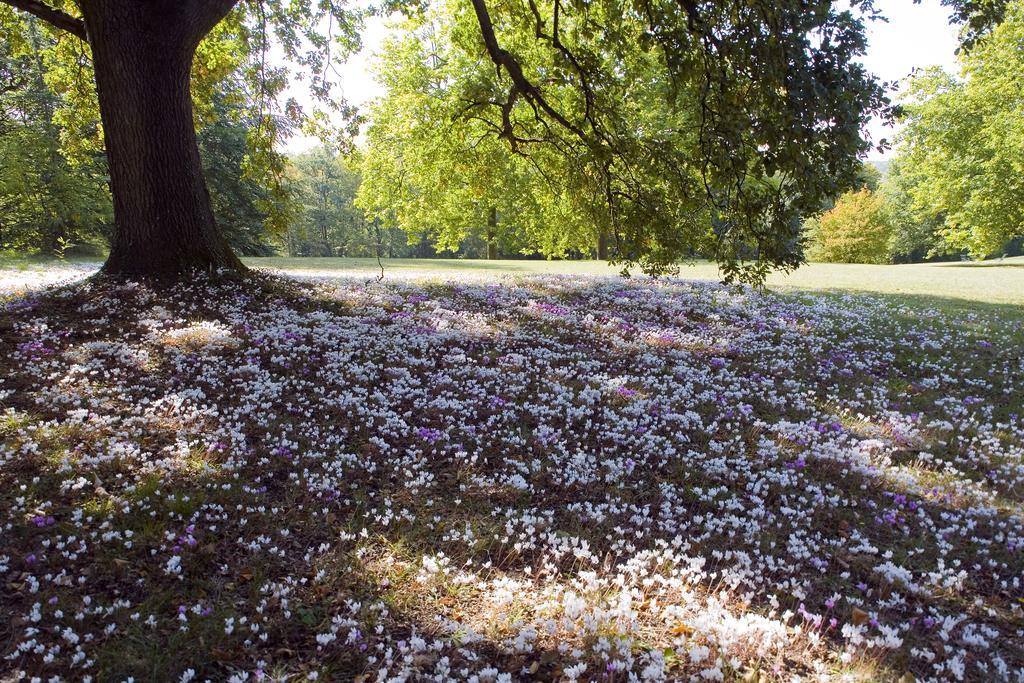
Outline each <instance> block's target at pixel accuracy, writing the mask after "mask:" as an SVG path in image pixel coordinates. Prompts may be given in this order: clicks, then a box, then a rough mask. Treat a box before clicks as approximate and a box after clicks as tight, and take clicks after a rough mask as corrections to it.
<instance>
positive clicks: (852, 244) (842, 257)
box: [810, 188, 892, 263]
mask: <svg viewBox="0 0 1024 683" xmlns="http://www.w3.org/2000/svg"><path fill="white" fill-rule="evenodd" d="M884 208H885V207H884V202H883V200H882V197H881V196H880V195H879V194H877V193H875V192H872V191H871V190H868V189H866V188H865V189H862V190H859V191H857V192H847V193H846V194H844V195H843V196H842V197H840V198H839V201H837V202H836V205H835V206H834V207H833V208H832V209H831V210H830V211H827V212H826V213H824V214H823V215H822V216H821V218H820V219H818V221H817V226H816V227H814V228H813V229H812V232H811V248H810V258H811V260H812V261H828V262H831V263H887V262H888V260H889V249H888V245H889V236H890V233H891V232H892V229H891V226H890V225H889V224H888V221H887V220H886V218H885V216H886V214H885V210H884Z"/></svg>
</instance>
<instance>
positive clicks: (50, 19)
mask: <svg viewBox="0 0 1024 683" xmlns="http://www.w3.org/2000/svg"><path fill="white" fill-rule="evenodd" d="M0 2H3V3H6V4H8V5H10V6H11V7H13V8H15V9H20V10H21V11H22V12H28V13H29V14H31V15H33V16H35V17H38V18H39V19H42V20H43V21H45V22H46V23H48V24H50V25H51V26H56V27H57V28H59V29H62V30H64V31H67V32H68V33H70V34H72V35H75V36H78V37H79V38H81V39H82V40H88V38H87V36H86V33H85V22H84V21H82V20H81V19H76V18H75V17H73V16H71V15H70V14H66V13H64V12H62V11H60V10H59V9H54V8H53V7H50V6H49V5H47V4H45V3H42V2H37V0H0Z"/></svg>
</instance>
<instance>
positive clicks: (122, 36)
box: [81, 0, 245, 275]
mask: <svg viewBox="0 0 1024 683" xmlns="http://www.w3.org/2000/svg"><path fill="white" fill-rule="evenodd" d="M234 1H235V0H191V1H190V0H146V1H145V2H139V1H138V0H83V1H82V2H81V8H82V13H83V15H84V19H85V26H86V32H87V34H88V38H89V44H90V46H91V48H92V56H93V65H94V68H95V72H96V90H97V93H98V95H99V103H100V114H101V118H102V121H103V136H104V140H105V142H106V151H107V160H108V163H109V166H110V185H111V191H112V193H113V197H114V222H115V229H114V239H113V242H112V244H111V250H110V257H109V258H108V259H107V263H106V264H105V265H104V270H105V271H106V272H108V273H119V274H131V275H174V274H179V273H182V272H186V271H189V270H192V269H196V268H203V269H214V268H227V269H231V270H237V271H243V270H245V267H244V266H243V265H242V263H241V262H240V261H239V260H238V258H237V257H236V256H235V255H234V253H233V252H232V251H231V248H230V247H229V246H228V244H227V242H226V241H225V240H224V238H223V236H222V235H221V233H220V231H219V230H218V229H217V225H216V223H215V222H214V218H213V211H212V209H211V208H210V195H209V192H208V191H207V188H206V180H205V178H204V177H203V171H202V165H201V163H200V160H199V147H198V144H197V142H196V133H195V124H194V121H193V118H192V97H191V93H190V89H189V81H190V72H191V67H192V58H193V55H194V54H195V49H196V47H197V46H198V44H199V41H200V40H201V39H202V37H203V36H204V35H206V33H208V32H209V31H210V29H212V28H213V26H215V25H216V24H217V22H219V21H220V20H221V19H223V17H224V15H225V14H226V13H227V12H228V11H229V10H230V8H231V7H232V5H233V4H234Z"/></svg>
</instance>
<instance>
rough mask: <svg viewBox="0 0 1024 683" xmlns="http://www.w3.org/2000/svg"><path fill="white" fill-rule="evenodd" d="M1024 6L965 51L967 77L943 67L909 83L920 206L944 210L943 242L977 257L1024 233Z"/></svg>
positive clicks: (915, 193) (910, 166) (911, 167)
mask: <svg viewBox="0 0 1024 683" xmlns="http://www.w3.org/2000/svg"><path fill="white" fill-rule="evenodd" d="M1022 44H1024V3H1021V2H1013V3H1010V4H1009V5H1008V6H1007V8H1006V10H1005V21H1003V23H1001V24H999V25H998V26H996V27H995V28H994V29H993V30H992V31H991V33H990V34H989V35H988V36H987V37H986V38H985V39H984V40H982V41H981V42H980V43H978V44H977V45H975V46H974V47H973V48H972V49H971V50H970V51H969V52H966V53H963V54H962V55H961V64H962V67H963V74H962V76H961V77H957V76H954V75H951V74H948V73H946V72H944V71H943V70H941V69H938V68H932V69H928V70H926V71H924V72H922V73H921V74H918V75H917V76H915V77H914V78H913V79H911V81H910V87H909V90H908V101H907V103H906V105H905V109H906V113H907V125H906V128H905V130H904V131H903V133H902V144H901V147H900V149H899V152H900V154H899V158H900V163H901V165H902V167H903V169H904V173H905V174H907V175H908V176H909V177H908V184H909V185H910V196H911V197H912V198H913V200H914V204H915V206H916V207H917V208H918V210H920V211H923V212H926V213H929V214H932V215H936V214H942V216H943V222H942V226H941V228H940V230H939V232H940V234H941V236H942V238H943V240H944V242H945V246H946V247H947V248H950V249H956V250H960V249H966V250H968V251H970V252H971V254H972V255H974V256H976V257H983V256H986V255H990V254H993V253H997V252H999V250H1000V249H1001V248H1002V247H1003V245H1004V244H1005V243H1006V242H1007V241H1009V240H1010V239H1012V238H1014V237H1017V236H1020V235H1024V206H1022V205H1021V201H1020V198H1021V197H1022V196H1024V179H1022V178H1024V174H1022V170H1024V167H1022V159H1024V116H1021V107H1020V93H1021V92H1022V91H1024V52H1022V51H1021V45H1022Z"/></svg>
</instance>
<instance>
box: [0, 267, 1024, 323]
mask: <svg viewBox="0 0 1024 683" xmlns="http://www.w3.org/2000/svg"><path fill="white" fill-rule="evenodd" d="M243 260H244V261H245V262H246V263H247V264H248V265H249V266H252V267H257V268H276V269H282V270H289V271H301V272H309V273H323V274H333V273H339V274H340V273H344V272H353V273H367V274H369V273H375V272H378V270H379V266H378V264H377V260H376V259H372V258H314V257H310V258H290V257H264V258H245V259H243ZM96 261H97V259H88V258H74V259H68V262H69V263H74V264H83V263H95V262H96ZM59 263H60V262H59V261H57V260H56V259H46V258H38V257H34V258H22V257H12V256H9V255H3V256H0V270H41V269H45V268H48V267H52V266H54V265H56V264H59ZM383 265H384V270H385V274H387V273H388V272H392V273H405V274H413V273H423V274H434V275H444V274H445V273H452V274H455V273H473V274H477V275H487V274H494V275H506V274H535V273H536V274H543V273H551V274H566V275H616V274H617V273H618V272H619V267H617V266H611V265H608V264H607V263H606V262H603V261H522V260H496V261H484V260H477V259H384V260H383ZM635 272H639V271H635ZM679 275H680V277H683V278H691V279H696V280H718V279H719V277H720V276H719V272H718V267H717V266H716V265H715V264H713V263H709V262H706V261H705V262H697V263H693V264H686V265H683V266H682V267H681V268H680V273H679ZM768 285H769V287H771V288H772V289H776V290H780V291H787V290H788V291H817V292H821V291H834V292H837V293H843V292H849V293H853V292H858V293H873V294H886V295H892V296H894V297H896V298H897V299H898V300H899V301H900V302H902V303H907V304H915V303H919V304H929V305H933V306H937V307H939V308H944V309H951V310H959V309H963V308H971V307H976V306H977V305H978V304H984V305H987V306H990V307H995V308H998V309H1002V310H1005V311H1006V312H1008V313H1016V309H1017V308H1018V307H1021V306H1024V257H1021V256H1018V257H1014V258H1007V259H1004V260H1002V261H995V260H994V261H983V262H948V263H920V264H911V265H898V266H890V265H861V264H837V263H810V264H806V265H804V266H802V267H800V268H798V269H797V270H796V271H795V272H792V273H788V274H783V273H776V274H774V275H772V276H771V277H769V278H768ZM1022 314H1024V311H1022Z"/></svg>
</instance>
